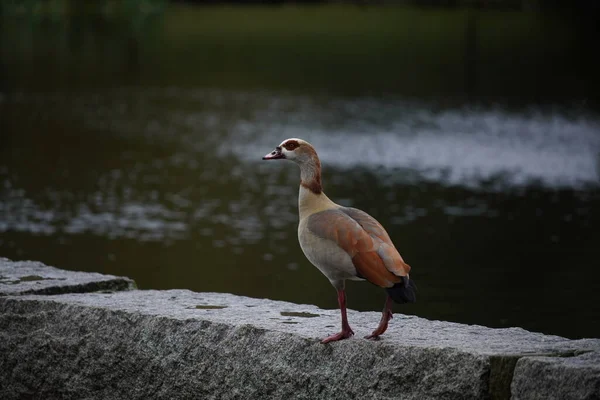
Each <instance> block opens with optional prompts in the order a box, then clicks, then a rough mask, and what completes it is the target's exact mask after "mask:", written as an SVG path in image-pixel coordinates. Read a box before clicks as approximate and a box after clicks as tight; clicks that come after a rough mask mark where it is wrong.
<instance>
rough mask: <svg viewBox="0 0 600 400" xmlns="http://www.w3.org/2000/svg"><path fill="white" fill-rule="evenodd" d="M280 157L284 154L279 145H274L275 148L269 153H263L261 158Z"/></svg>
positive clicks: (274, 158) (276, 158) (273, 158)
mask: <svg viewBox="0 0 600 400" xmlns="http://www.w3.org/2000/svg"><path fill="white" fill-rule="evenodd" d="M282 158H285V154H283V152H282V151H281V147H279V146H277V147H275V150H273V151H272V152H270V153H269V154H267V155H265V156H264V157H263V158H262V159H263V160H280V159H282Z"/></svg>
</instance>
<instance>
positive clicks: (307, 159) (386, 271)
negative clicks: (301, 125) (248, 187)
mask: <svg viewBox="0 0 600 400" xmlns="http://www.w3.org/2000/svg"><path fill="white" fill-rule="evenodd" d="M262 159H263V160H291V161H293V162H295V163H296V164H298V166H299V167H300V194H299V197H298V212H299V216H300V221H299V224H298V241H299V242H300V247H301V249H302V252H303V253H304V255H305V256H306V258H307V259H308V261H310V262H311V263H312V264H313V265H314V266H315V267H317V268H318V269H319V270H320V271H321V272H322V273H323V275H325V276H326V277H327V279H329V282H331V284H332V285H333V287H334V288H335V289H336V291H337V298H338V303H339V307H340V311H341V317H342V330H341V331H340V332H339V333H336V334H334V335H331V336H328V337H326V338H324V339H323V340H322V341H321V343H329V342H334V341H338V340H342V339H347V338H349V337H351V336H353V335H354V332H353V331H352V329H351V328H350V325H349V324H348V317H347V314H346V292H345V282H346V280H348V279H350V280H367V281H369V282H371V283H373V284H375V285H377V286H380V287H382V288H384V289H385V290H386V292H387V296H386V300H385V304H384V308H383V313H382V316H381V320H380V322H379V325H378V326H377V328H376V329H375V330H374V331H373V332H372V333H371V334H370V335H368V336H366V337H365V338H367V339H375V340H376V339H379V337H380V335H381V334H383V333H384V332H385V331H386V330H387V327H388V322H389V320H390V319H391V318H392V303H393V302H396V303H400V304H403V303H414V302H415V301H416V294H415V291H416V286H415V284H414V282H413V280H412V279H410V278H409V272H410V269H411V267H410V266H409V265H408V264H407V263H405V262H404V260H403V259H402V257H401V256H400V253H398V250H396V247H395V246H394V244H393V243H392V241H391V239H390V237H389V235H388V233H387V232H386V231H385V229H384V228H383V226H382V225H381V224H380V223H379V222H377V220H375V218H373V217H371V216H370V215H369V214H367V213H365V212H364V211H361V210H358V209H356V208H351V207H343V206H341V205H339V204H336V203H334V202H333V201H331V200H330V199H329V197H327V196H326V195H325V193H324V192H323V186H322V183H321V162H320V161H319V156H318V155H317V152H316V150H315V148H314V147H313V146H312V145H311V144H310V143H308V142H307V141H305V140H302V139H297V138H290V139H286V140H284V141H283V142H282V143H281V144H280V145H279V146H277V147H275V150H273V151H272V152H270V153H268V154H267V155H265V156H264V157H263V158H262Z"/></svg>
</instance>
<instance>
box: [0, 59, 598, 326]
mask: <svg viewBox="0 0 600 400" xmlns="http://www.w3.org/2000/svg"><path fill="white" fill-rule="evenodd" d="M6 59H10V57H9V58H7V57H6V56H5V60H6ZM104 68H112V66H108V67H107V66H104V67H100V69H101V70H104ZM91 71H94V70H91ZM10 72H11V73H13V74H17V72H14V70H11V71H10ZM19 73H23V72H22V71H21V72H19ZM90 73H91V72H90ZM32 79H33V78H32ZM64 79H65V77H62V78H60V79H58V82H55V83H48V82H46V83H44V84H37V83H36V84H31V82H29V81H28V82H29V83H28V82H26V81H25V80H23V81H19V80H16V81H14V82H17V83H18V82H21V83H19V84H16V83H14V82H13V83H11V85H10V88H8V89H5V90H4V91H3V92H2V93H0V118H1V120H0V122H1V125H0V127H1V128H0V129H1V131H0V254H1V255H3V256H6V257H9V258H12V259H34V260H41V261H43V262H45V263H47V264H50V265H55V266H58V267H61V268H67V269H73V270H86V271H98V272H104V273H110V274H117V275H126V276H130V277H132V278H133V279H135V280H136V282H137V283H138V285H139V287H140V288H142V289H150V288H152V289H170V288H187V289H191V290H195V291H223V292H231V293H235V294H240V295H247V296H254V297H267V298H272V299H281V300H288V301H293V302H299V303H310V304H317V305H319V306H321V307H328V308H335V307H337V304H336V296H335V291H334V289H333V288H332V287H331V286H330V284H329V282H328V281H327V280H326V279H325V278H324V277H323V276H322V275H321V274H320V273H319V272H318V271H317V270H316V268H314V267H313V266H311V265H310V264H309V263H308V261H306V259H305V258H304V256H303V255H302V253H301V251H300V249H299V246H298V243H297V237H296V228H297V219H298V217H297V191H298V181H299V172H298V169H297V167H296V166H295V165H293V164H292V163H286V162H263V161H262V160H261V157H262V156H263V155H264V154H266V153H267V152H269V151H271V150H272V149H273V147H274V146H276V145H278V144H279V143H280V142H281V141H282V140H283V139H286V138H288V137H300V138H303V139H306V140H308V141H310V142H311V143H313V144H314V145H315V147H316V148H317V150H318V152H319V154H320V156H321V160H322V164H323V167H324V171H323V182H324V187H325V191H326V193H327V194H328V196H329V197H330V198H332V199H333V200H335V201H337V202H338V203H340V204H343V205H347V206H353V207H358V208H361V209H363V210H365V211H367V212H369V213H370V214H371V215H373V216H374V217H376V218H377V219H378V220H379V221H380V222H381V223H382V224H383V225H384V226H385V227H386V228H387V230H388V232H389V233H390V236H391V237H392V239H393V241H394V242H395V243H396V246H397V247H398V248H399V250H400V252H401V254H402V255H403V257H404V258H405V260H406V261H407V262H408V263H410V264H411V265H412V266H413V273H412V276H413V278H414V279H415V281H416V282H417V284H418V286H419V298H418V303H417V304H414V305H408V306H405V307H397V308H396V310H397V311H399V312H405V313H409V314H417V315H420V316H423V317H427V318H432V319H443V320H451V321H459V322H464V323H472V324H482V325H488V326H495V327H506V326H522V327H525V328H527V329H531V330H537V331H543V332H546V333H552V334H559V335H564V336H568V337H600V326H599V321H600V304H599V303H598V301H597V293H598V292H599V291H600V279H599V278H600V276H599V272H598V268H597V261H596V260H597V259H598V257H599V256H600V249H599V248H598V243H599V239H600V234H599V233H598V232H599V229H598V228H599V226H600V212H599V211H598V210H600V179H599V178H600V156H599V155H600V134H599V132H600V117H598V115H597V114H596V113H595V112H594V111H593V110H589V109H586V108H585V107H579V106H577V107H573V106H552V107H549V106H538V105H535V104H529V105H525V106H518V107H514V106H512V105H511V106H500V105H491V106H490V105H486V106H481V105H475V104H476V103H472V102H462V101H461V102H453V103H452V104H440V103H439V102H435V101H432V100H431V99H428V98H426V97H423V98H415V97H407V96H405V95H402V94H390V93H385V94H380V95H372V94H369V93H363V94H354V95H351V96H348V95H347V94H345V93H336V92H335V91H314V90H296V89H295V88H294V89H290V90H284V89H281V88H278V87H276V88H268V87H262V88H258V87H247V85H242V84H240V85H238V86H239V87H233V88H232V87H219V86H214V85H212V86H211V85H200V84H190V85H181V84H178V82H177V80H178V78H177V77H173V81H174V83H173V84H171V85H162V84H156V83H155V77H153V78H144V79H142V78H140V79H141V80H140V81H139V82H136V83H135V84H130V85H123V84H119V83H118V82H116V83H115V82H113V84H110V85H104V84H102V85H99V86H101V87H98V85H94V84H88V85H83V84H77V85H75V86H72V85H67V84H65V83H64V82H63V80H64ZM119 79H124V78H123V75H119V74H117V77H116V78H115V80H116V81H118V80H119ZM161 79H165V78H164V77H163V78H161ZM48 85H50V86H51V87H48ZM32 86H33V87H32ZM383 300H384V292H383V291H381V289H378V288H376V287H374V286H372V285H369V284H368V283H356V282H350V283H349V284H348V302H349V306H350V307H351V308H353V309H358V310H379V309H380V308H381V307H382V306H383ZM374 324H376V321H374Z"/></svg>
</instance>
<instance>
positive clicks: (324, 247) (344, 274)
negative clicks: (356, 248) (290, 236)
mask: <svg viewBox="0 0 600 400" xmlns="http://www.w3.org/2000/svg"><path fill="white" fill-rule="evenodd" d="M307 220H308V218H302V219H301V220H300V224H299V225H298V241H299V242H300V248H302V251H303V252H304V255H305V256H306V258H307V259H308V261H310V262H311V263H312V264H313V265H314V266H315V267H317V268H318V269H319V271H321V272H322V273H323V275H325V276H326V277H327V279H329V281H330V282H331V284H332V285H333V286H334V287H336V288H343V285H344V280H346V279H359V280H360V278H357V277H356V268H355V267H354V264H353V263H352V258H351V257H350V255H348V253H346V251H344V250H343V249H342V248H341V247H339V246H338V245H337V244H336V243H335V242H333V241H331V240H327V239H323V238H320V237H318V236H316V235H315V234H313V233H312V232H311V231H309V230H308V228H307Z"/></svg>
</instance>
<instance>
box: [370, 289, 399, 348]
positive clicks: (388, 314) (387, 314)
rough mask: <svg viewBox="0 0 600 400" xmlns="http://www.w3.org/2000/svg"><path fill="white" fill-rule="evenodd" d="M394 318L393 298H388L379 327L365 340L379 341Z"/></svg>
mask: <svg viewBox="0 0 600 400" xmlns="http://www.w3.org/2000/svg"><path fill="white" fill-rule="evenodd" d="M392 318H393V317H392V298H391V297H390V296H388V297H387V299H385V306H384V307H383V313H382V314H381V321H379V326H378V327H377V329H375V330H374V331H373V333H371V334H370V335H369V336H365V339H375V340H377V339H379V335H381V334H383V332H385V331H386V329H387V327H388V322H389V320H390V319H392Z"/></svg>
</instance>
